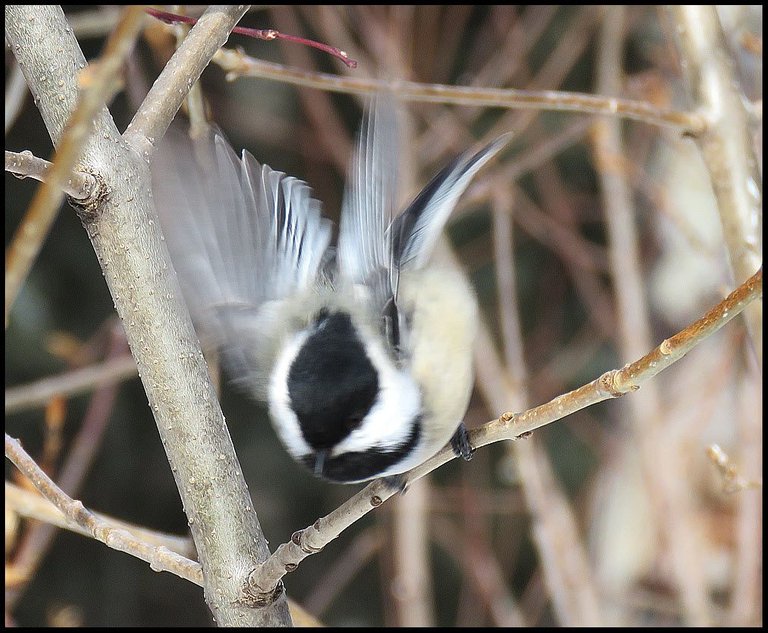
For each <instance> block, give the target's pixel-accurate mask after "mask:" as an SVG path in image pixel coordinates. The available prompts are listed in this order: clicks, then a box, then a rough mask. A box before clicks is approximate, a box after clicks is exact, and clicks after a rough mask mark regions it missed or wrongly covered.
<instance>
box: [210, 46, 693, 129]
mask: <svg viewBox="0 0 768 633" xmlns="http://www.w3.org/2000/svg"><path fill="white" fill-rule="evenodd" d="M213 61H214V62H215V63H217V64H218V65H219V66H221V67H222V68H223V69H224V70H225V71H227V73H228V74H227V78H228V79H230V80H234V79H237V78H239V77H258V78H261V79H272V80H275V81H281V82H283V83H288V84H294V85H298V86H304V87H308V88H317V89H319V90H330V91H331V92H344V93H349V94H362V95H368V94H372V93H375V92H379V91H382V90H387V91H392V92H395V93H396V94H397V96H398V97H399V98H400V99H402V100H403V101H414V102H422V103H451V104H455V105H471V106H495V107H499V108H514V109H534V110H554V111H559V112H582V113H587V114H607V115H612V116H619V117H622V118H628V119H634V120H637V121H644V122H646V123H650V124H652V125H661V126H665V127H674V128H679V129H681V130H682V131H683V132H687V133H690V134H697V133H698V132H700V131H701V129H702V126H703V120H702V118H701V117H700V116H699V115H697V114H693V113H689V112H680V111H677V110H666V109H663V108H657V107H656V106H653V105H651V104H649V103H646V102H644V101H632V100H629V99H617V98H612V97H596V96H594V95H590V94H582V93H577V92H559V91H557V90H515V89H512V88H507V89H502V88H481V87H476V86H448V85H443V84H424V83H417V82H413V81H380V80H376V79H363V78H352V77H345V76H342V75H331V74H328V73H317V72H308V71H303V70H299V69H296V68H290V67H288V66H283V65H281V64H275V63H272V62H265V61H262V60H259V59H254V58H252V57H248V56H247V55H245V54H244V53H242V52H239V51H231V50H224V49H222V50H220V51H219V52H218V53H217V54H216V55H215V56H214V58H213Z"/></svg>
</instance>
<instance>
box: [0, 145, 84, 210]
mask: <svg viewBox="0 0 768 633" xmlns="http://www.w3.org/2000/svg"><path fill="white" fill-rule="evenodd" d="M51 167H53V163H51V162H48V161H47V160H45V159H43V158H38V157H37V156H35V155H33V154H32V152H30V151H24V152H9V151H8V150H5V171H7V172H8V173H11V174H13V175H14V176H16V177H17V178H34V179H35V180H39V181H40V182H45V181H46V180H47V179H48V172H49V171H50V169H51ZM95 189H96V178H94V177H93V175H91V174H89V173H86V172H82V171H73V172H72V173H71V174H70V175H69V178H68V179H67V181H66V182H64V183H63V185H62V190H63V191H64V193H65V194H67V195H68V196H69V197H70V198H74V199H75V200H85V199H87V198H89V197H90V196H91V195H93V192H94V191H95Z"/></svg>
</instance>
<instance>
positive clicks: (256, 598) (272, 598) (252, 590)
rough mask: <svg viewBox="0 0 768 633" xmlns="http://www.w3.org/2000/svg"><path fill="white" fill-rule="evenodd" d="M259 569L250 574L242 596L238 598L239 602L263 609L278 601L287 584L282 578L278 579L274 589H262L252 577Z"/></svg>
mask: <svg viewBox="0 0 768 633" xmlns="http://www.w3.org/2000/svg"><path fill="white" fill-rule="evenodd" d="M258 569H259V568H257V569H256V570H254V572H253V573H251V574H250V575H249V577H248V580H247V581H246V583H245V587H244V589H243V591H242V592H241V596H240V597H239V598H238V602H239V603H240V604H242V605H245V606H248V607H252V608H254V609H263V608H264V607H268V606H270V605H271V604H274V603H275V602H277V600H278V599H279V598H280V597H281V596H282V595H283V594H284V593H285V585H284V584H283V581H282V580H278V581H277V584H276V585H275V586H274V587H273V588H272V589H269V590H267V591H264V590H262V589H260V588H259V587H258V586H257V585H256V583H255V582H252V578H253V576H254V575H255V573H256V571H257V570H258Z"/></svg>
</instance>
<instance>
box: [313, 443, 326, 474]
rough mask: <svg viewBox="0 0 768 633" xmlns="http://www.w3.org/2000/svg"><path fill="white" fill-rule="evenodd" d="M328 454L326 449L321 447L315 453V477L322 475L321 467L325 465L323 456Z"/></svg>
mask: <svg viewBox="0 0 768 633" xmlns="http://www.w3.org/2000/svg"><path fill="white" fill-rule="evenodd" d="M327 456H328V449H327V448H325V449H322V450H319V451H317V453H315V475H316V476H317V477H322V476H323V468H324V466H325V458H326V457H327Z"/></svg>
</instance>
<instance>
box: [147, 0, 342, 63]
mask: <svg viewBox="0 0 768 633" xmlns="http://www.w3.org/2000/svg"><path fill="white" fill-rule="evenodd" d="M145 11H146V12H147V13H149V15H151V16H152V17H154V18H157V19H158V20H162V21H163V22H165V23H166V24H173V23H175V22H181V23H183V24H196V23H197V18H191V17H189V16H186V15H177V14H175V13H168V12H167V11H159V10H157V9H145ZM232 32H233V33H239V34H240V35H247V36H248V37H253V38H256V39H259V40H267V41H271V40H285V41H286V42H294V43H296V44H303V45H304V46H311V47H312V48H316V49H317V50H320V51H323V52H324V53H328V54H329V55H331V56H332V57H335V58H336V59H340V60H341V61H342V62H344V64H346V66H347V67H348V68H357V62H356V61H355V60H354V59H350V58H349V55H347V53H346V52H345V51H343V50H341V49H340V48H336V47H335V46H329V45H328V44H323V43H322V42H316V41H314V40H309V39H305V38H303V37H298V36H296V35H288V34H287V33H281V32H280V31H276V30H275V29H251V28H248V27H245V26H236V27H235V28H233V29H232Z"/></svg>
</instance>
